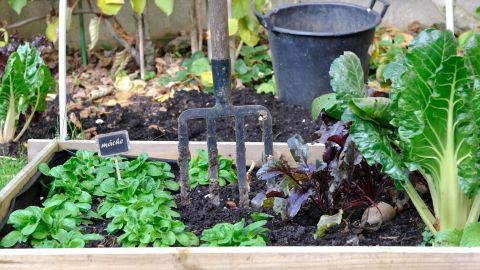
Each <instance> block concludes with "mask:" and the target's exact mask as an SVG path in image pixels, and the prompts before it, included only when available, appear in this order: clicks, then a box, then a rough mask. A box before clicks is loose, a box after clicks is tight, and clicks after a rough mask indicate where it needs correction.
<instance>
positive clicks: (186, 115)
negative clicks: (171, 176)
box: [178, 59, 273, 207]
mask: <svg viewBox="0 0 480 270" xmlns="http://www.w3.org/2000/svg"><path fill="white" fill-rule="evenodd" d="M212 70H213V79H214V82H215V83H214V94H215V106H214V107H211V108H196V109H188V110H186V111H184V112H183V113H182V114H181V115H180V117H179V119H178V141H179V144H178V150H179V160H178V163H179V167H180V182H181V183H180V184H181V185H180V186H181V199H182V204H183V205H186V204H188V203H189V197H188V194H189V192H188V188H189V184H188V180H189V175H188V169H189V161H190V158H191V156H190V151H189V148H188V142H189V139H188V121H189V120H192V119H206V122H207V148H208V156H209V178H210V194H211V199H212V203H213V204H215V205H219V204H220V199H219V186H218V159H217V156H218V150H217V139H216V120H217V119H221V118H227V117H233V118H234V119H235V140H236V167H237V176H238V186H239V198H240V200H239V204H240V206H241V207H246V206H248V202H249V200H248V183H247V175H246V171H245V169H246V160H245V117H247V116H251V115H254V116H257V117H259V118H260V119H261V121H262V122H263V142H264V156H265V157H267V156H269V155H272V153H273V138H272V117H271V114H270V112H269V111H268V109H267V108H265V107H264V106H261V105H245V106H233V105H232V104H231V101H230V60H229V59H222V60H215V59H212Z"/></svg>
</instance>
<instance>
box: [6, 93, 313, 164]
mask: <svg viewBox="0 0 480 270" xmlns="http://www.w3.org/2000/svg"><path fill="white" fill-rule="evenodd" d="M232 102H233V104H234V105H264V106H265V107H267V108H268V109H269V110H270V112H271V114H272V118H273V140H274V141H276V142H286V141H287V140H288V138H290V137H291V136H293V135H295V134H300V135H301V136H302V137H303V138H304V139H305V140H306V141H307V142H310V141H312V135H313V134H314V132H315V131H316V130H317V129H318V125H317V123H315V122H314V121H312V120H311V117H310V112H309V111H308V110H307V109H304V108H302V107H299V106H293V105H287V104H285V103H283V102H281V101H279V100H278V99H276V98H275V96H273V95H271V94H257V93H256V92H255V91H252V90H249V89H242V90H235V91H233V92H232ZM214 103H215V102H214V98H213V95H212V94H207V93H201V92H198V91H178V92H176V93H175V96H174V97H173V98H171V99H169V100H167V101H165V102H156V101H152V100H151V98H149V97H144V96H135V97H133V101H132V103H131V104H129V105H128V106H124V107H122V106H120V105H117V106H113V107H104V109H105V113H104V114H102V115H100V116H98V117H90V118H87V119H80V122H81V123H82V130H88V129H90V128H96V133H98V134H102V133H108V132H113V131H118V130H128V132H129V136H130V139H131V140H151V141H176V140H178V124H177V120H178V117H179V116H180V114H181V113H182V112H183V111H185V110H186V109H190V108H201V107H212V106H213V105H214ZM90 105H92V104H91V103H88V104H83V105H82V107H83V108H86V107H88V106H90ZM98 106H100V105H98ZM73 112H75V113H76V115H77V117H78V115H79V112H80V110H79V109H75V110H73ZM70 113H71V111H70V112H68V114H70ZM99 119H101V120H102V121H103V123H101V124H98V123H97V120H99ZM188 127H189V134H190V140H192V141H204V140H205V139H206V124H205V121H204V120H193V121H190V122H189V125H188ZM234 128H235V124H234V121H233V119H221V120H219V121H218V122H217V140H218V141H235V129H234ZM20 129H21V126H20V127H19V129H18V130H20ZM58 130H59V128H58V105H57V102H56V101H54V102H49V104H48V108H47V110H46V111H45V112H44V113H42V114H38V115H37V116H36V119H35V120H34V121H32V123H31V124H30V127H29V129H28V131H27V132H26V133H25V135H24V136H23V138H22V142H26V141H27V140H28V139H51V138H54V137H55V136H56V134H58ZM69 132H71V129H69ZM77 132H79V131H77ZM245 136H246V140H247V141H253V142H258V141H262V123H261V122H260V121H259V120H258V119H257V118H256V117H253V116H252V117H247V118H246V119H245ZM21 152H24V149H23V146H22V143H19V144H9V145H0V155H9V156H17V155H18V154H19V153H21Z"/></svg>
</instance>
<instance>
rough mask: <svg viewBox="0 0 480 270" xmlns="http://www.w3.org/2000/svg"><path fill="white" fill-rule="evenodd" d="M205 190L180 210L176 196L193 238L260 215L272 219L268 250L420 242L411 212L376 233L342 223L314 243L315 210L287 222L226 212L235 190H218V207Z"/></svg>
mask: <svg viewBox="0 0 480 270" xmlns="http://www.w3.org/2000/svg"><path fill="white" fill-rule="evenodd" d="M251 188H252V189H251V193H250V198H253V197H254V196H255V194H256V192H259V191H260V190H262V189H263V188H264V184H263V183H261V182H258V181H254V182H253V184H252V187H251ZM207 194H208V187H203V186H201V187H198V188H196V189H195V190H194V191H192V192H191V196H190V198H191V199H192V201H191V203H190V204H189V205H188V206H180V200H179V196H178V197H177V203H178V205H179V210H180V213H181V215H182V217H181V219H182V221H183V222H184V223H185V225H186V226H187V228H189V230H190V231H192V232H193V233H195V234H197V235H201V232H202V231H203V230H204V229H205V228H211V227H213V226H214V225H215V224H217V223H221V222H230V223H235V222H237V221H240V220H241V219H242V218H244V219H245V220H247V221H249V220H250V214H252V213H254V212H264V213H269V214H271V215H273V216H274V217H273V218H272V219H271V220H270V221H269V222H268V223H267V227H268V228H269V229H270V233H269V239H270V242H269V245H272V246H345V245H361V246H376V245H380V246H417V245H419V244H420V243H421V242H422V235H421V232H422V230H423V228H424V227H425V226H424V225H423V222H422V220H421V218H420V217H419V216H418V214H417V212H416V210H415V209H414V208H408V209H406V210H404V211H402V212H400V213H399V214H398V215H397V216H396V217H395V218H394V219H393V220H392V221H391V222H388V223H386V224H383V225H382V226H381V227H380V228H379V229H378V230H376V231H364V232H354V231H355V230H354V226H353V225H352V223H353V222H354V221H356V220H355V219H350V220H349V219H348V218H347V219H346V221H344V222H343V223H342V224H341V225H339V226H337V227H335V228H332V229H330V230H329V232H328V233H327V235H326V236H324V237H323V238H320V239H314V237H313V235H314V233H315V230H316V224H317V222H318V220H319V218H320V216H321V213H320V212H319V211H318V210H317V209H316V208H308V207H307V208H304V209H302V210H301V211H300V212H299V214H298V215H297V216H296V217H295V218H294V219H293V220H290V221H284V220H282V219H281V218H280V217H279V216H278V215H275V214H274V213H273V212H272V211H271V210H270V209H254V208H246V209H242V208H229V207H228V205H227V202H228V201H230V202H232V201H234V202H238V188H237V186H236V185H230V186H227V187H225V188H222V189H221V195H220V197H221V198H220V200H221V203H220V207H216V206H213V205H212V204H211V203H210V202H209V199H208V198H206V197H205V195H207ZM364 209H365V208H357V209H354V210H351V211H347V212H346V213H345V214H344V217H347V216H361V213H362V212H363V210H364Z"/></svg>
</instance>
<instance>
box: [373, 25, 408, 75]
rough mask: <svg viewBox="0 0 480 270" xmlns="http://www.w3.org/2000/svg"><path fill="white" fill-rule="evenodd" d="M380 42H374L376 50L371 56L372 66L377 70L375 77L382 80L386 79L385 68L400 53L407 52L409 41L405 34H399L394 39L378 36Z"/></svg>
mask: <svg viewBox="0 0 480 270" xmlns="http://www.w3.org/2000/svg"><path fill="white" fill-rule="evenodd" d="M378 39H379V40H378V42H375V43H374V47H375V49H374V52H373V53H372V57H371V58H370V68H371V69H374V70H375V77H374V79H377V80H379V81H381V82H383V81H384V77H383V72H384V71H385V68H386V67H387V66H388V64H390V63H391V62H393V61H394V60H395V59H396V57H397V56H398V55H401V54H403V53H405V51H406V50H407V43H406V42H405V36H404V35H403V34H397V35H395V37H394V38H393V39H392V38H390V37H388V38H382V37H378Z"/></svg>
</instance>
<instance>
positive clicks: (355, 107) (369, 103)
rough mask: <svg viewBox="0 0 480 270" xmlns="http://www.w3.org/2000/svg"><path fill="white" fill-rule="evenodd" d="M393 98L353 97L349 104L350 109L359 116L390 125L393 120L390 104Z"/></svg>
mask: <svg viewBox="0 0 480 270" xmlns="http://www.w3.org/2000/svg"><path fill="white" fill-rule="evenodd" d="M391 103H392V100H391V99H389V98H384V97H366V98H352V99H351V100H350V102H349V104H348V106H349V108H350V110H352V112H353V113H354V114H355V115H357V116H358V117H360V118H362V119H364V120H369V121H374V122H376V123H379V124H382V125H388V124H389V123H390V120H391V115H390V106H391Z"/></svg>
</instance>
